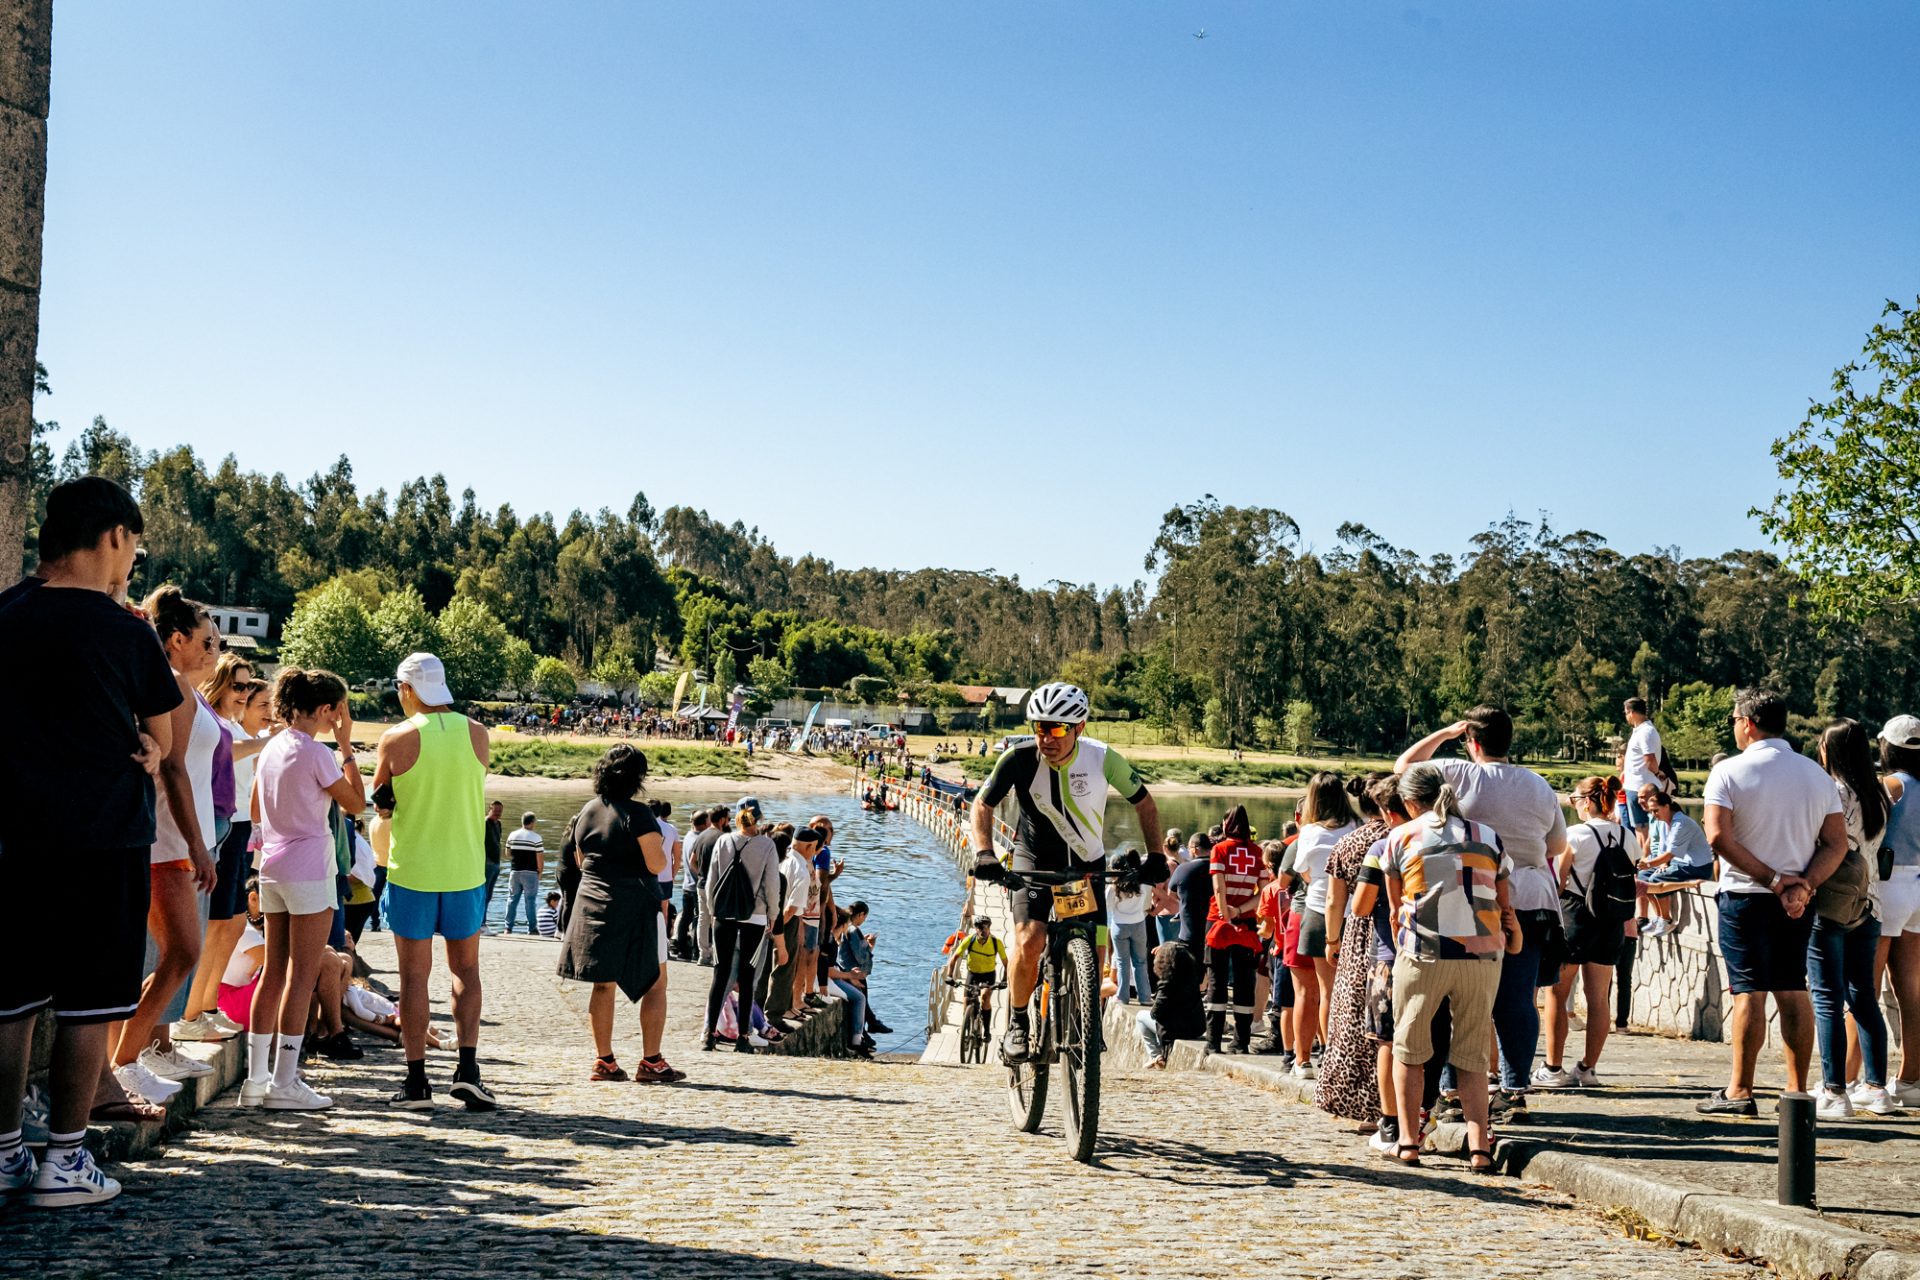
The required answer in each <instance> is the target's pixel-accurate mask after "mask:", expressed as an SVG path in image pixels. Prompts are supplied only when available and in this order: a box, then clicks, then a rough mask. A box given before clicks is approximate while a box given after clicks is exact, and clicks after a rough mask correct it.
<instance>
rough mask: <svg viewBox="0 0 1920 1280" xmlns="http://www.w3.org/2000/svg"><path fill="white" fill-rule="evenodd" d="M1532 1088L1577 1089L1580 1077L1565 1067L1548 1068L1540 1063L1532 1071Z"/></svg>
mask: <svg viewBox="0 0 1920 1280" xmlns="http://www.w3.org/2000/svg"><path fill="white" fill-rule="evenodd" d="M1532 1080H1533V1087H1534V1088H1536V1089H1578V1088H1579V1087H1580V1077H1579V1076H1577V1075H1575V1074H1573V1072H1571V1071H1569V1070H1567V1069H1566V1068H1565V1067H1549V1066H1548V1065H1547V1064H1546V1063H1544V1062H1543V1063H1541V1064H1540V1065H1539V1066H1537V1067H1535V1068H1534V1069H1533V1076H1532Z"/></svg>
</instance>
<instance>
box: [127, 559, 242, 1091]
mask: <svg viewBox="0 0 1920 1280" xmlns="http://www.w3.org/2000/svg"><path fill="white" fill-rule="evenodd" d="M143 608H144V609H145V610H146V614H147V619H148V621H149V622H151V623H152V624H153V629H154V630H155V631H156V632H158V633H159V635H160V644H161V647H162V648H164V649H165V650H166V651H167V665H168V666H170V667H172V668H173V678H174V680H175V681H176V682H177V683H178V684H179V686H180V693H181V695H182V701H181V703H180V705H179V706H178V707H176V708H174V710H173V712H172V716H171V721H172V727H173V742H172V745H171V747H170V748H169V749H168V751H167V755H166V758H165V759H163V760H162V761H161V762H160V787H159V798H158V803H157V804H156V806H155V819H156V826H155V828H154V839H153V848H152V851H151V855H150V859H149V861H150V864H151V865H150V867H149V872H148V874H149V883H150V885H151V889H152V895H153V896H152V900H151V905H150V906H149V907H148V909H147V931H148V933H149V934H150V935H151V937H152V939H153V943H154V946H155V949H156V950H157V952H158V955H157V958H156V959H155V961H154V965H153V972H152V973H150V974H148V975H147V981H146V985H145V986H144V987H143V988H142V990H141V992H140V1003H139V1005H138V1006H137V1007H135V1009H134V1011H133V1012H132V1013H131V1014H129V1015H128V1017H127V1020H126V1021H125V1022H124V1023H122V1024H121V1026H120V1043H119V1046H118V1048H116V1049H115V1051H114V1054H113V1062H114V1076H115V1078H116V1079H118V1080H119V1081H120V1087H121V1088H123V1089H125V1090H126V1091H127V1092H128V1093H132V1094H139V1095H140V1096H141V1097H144V1098H145V1099H147V1101H149V1102H165V1101H166V1100H167V1099H168V1098H170V1097H172V1096H173V1095H174V1094H175V1093H177V1092H178V1091H179V1083H178V1082H179V1081H182V1080H190V1079H193V1078H194V1077H196V1076H208V1075H212V1074H213V1068H212V1067H210V1066H208V1065H206V1064H205V1063H203V1062H198V1061H196V1060H194V1059H192V1058H189V1057H187V1056H186V1055H185V1054H183V1053H181V1052H180V1051H179V1050H178V1049H176V1048H174V1046H173V1040H172V1037H171V1036H170V1035H169V1034H168V1030H167V1024H166V1023H164V1022H162V1021H161V1020H160V1017H161V1014H162V1013H163V1012H164V1011H165V1009H166V1007H167V1005H168V1004H169V1003H171V1002H172V1000H173V997H174V995H175V994H176V993H177V992H178V991H179V990H180V984H181V983H183V982H185V981H186V980H187V977H188V975H189V974H191V973H192V972H193V967H194V965H196V964H198V963H199V961H200V929H201V920H200V895H201V894H203V893H207V892H208V891H210V890H211V889H212V888H213V885H214V880H215V878H216V876H215V869H214V861H213V854H212V852H211V850H212V849H213V847H214V844H215V841H214V829H213V752H214V748H215V747H216V746H217V745H218V744H219V740H220V722H219V717H217V716H215V715H214V714H213V712H212V711H211V710H209V709H208V707H207V705H206V703H204V702H203V701H201V699H200V696H199V694H198V692H197V691H196V690H195V689H194V684H195V682H197V681H198V680H200V679H201V678H202V677H203V676H205V675H206V674H207V673H208V672H209V671H211V670H212V669H213V661H214V656H215V655H216V654H218V653H219V651H220V637H219V635H218V634H217V633H216V632H215V631H214V628H213V620H212V619H211V618H209V617H208V616H207V611H206V610H205V609H204V608H202V607H201V606H200V605H198V604H195V603H194V602H193V601H191V600H189V599H187V598H186V597H185V596H183V595H181V594H180V588H178V587H175V586H165V587H161V588H160V589H159V590H158V591H155V592H154V593H153V594H152V595H150V596H148V597H147V599H146V602H145V604H144V606H143Z"/></svg>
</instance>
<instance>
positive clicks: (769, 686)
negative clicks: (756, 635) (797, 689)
mask: <svg viewBox="0 0 1920 1280" xmlns="http://www.w3.org/2000/svg"><path fill="white" fill-rule="evenodd" d="M747 683H748V684H750V685H752V686H753V687H754V688H755V689H757V690H758V691H759V692H760V693H762V694H764V695H766V696H767V697H768V698H770V699H778V698H784V697H786V696H787V695H788V694H789V693H790V692H792V690H793V673H792V672H791V671H789V670H787V664H786V663H784V662H782V661H780V659H778V658H755V659H753V660H752V661H751V662H749V663H747Z"/></svg>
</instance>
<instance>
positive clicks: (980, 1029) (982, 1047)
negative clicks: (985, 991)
mask: <svg viewBox="0 0 1920 1280" xmlns="http://www.w3.org/2000/svg"><path fill="white" fill-rule="evenodd" d="M986 1060H987V1019H986V1016H985V1015H984V1014H983V1013H982V1011H981V1009H980V1002H979V1001H978V1000H975V1001H974V1002H973V1003H972V1004H970V1005H968V1006H967V1016H966V1020H965V1021H964V1022H962V1023H961V1024H960V1061H962V1062H967V1063H973V1062H985V1061H986Z"/></svg>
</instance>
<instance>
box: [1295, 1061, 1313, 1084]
mask: <svg viewBox="0 0 1920 1280" xmlns="http://www.w3.org/2000/svg"><path fill="white" fill-rule="evenodd" d="M1319 1074H1320V1073H1319V1072H1317V1071H1315V1070H1314V1069H1313V1064H1312V1063H1310V1062H1296V1063H1294V1064H1293V1078H1294V1079H1295V1080H1311V1079H1313V1078H1314V1077H1315V1076H1317V1075H1319Z"/></svg>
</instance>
